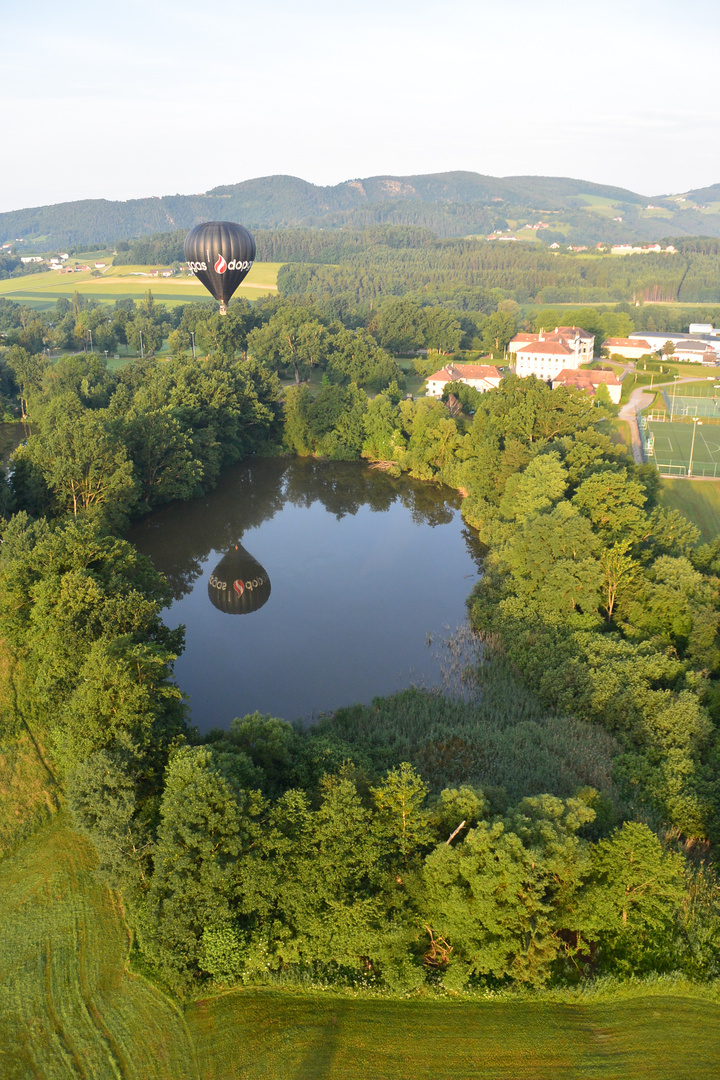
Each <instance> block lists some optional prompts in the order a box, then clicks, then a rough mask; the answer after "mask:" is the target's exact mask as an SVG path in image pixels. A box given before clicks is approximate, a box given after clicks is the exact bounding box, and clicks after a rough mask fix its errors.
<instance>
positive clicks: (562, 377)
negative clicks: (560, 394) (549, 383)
mask: <svg viewBox="0 0 720 1080" xmlns="http://www.w3.org/2000/svg"><path fill="white" fill-rule="evenodd" d="M555 383H563V384H565V385H566V386H567V385H573V386H600V384H601V383H604V384H605V386H620V380H619V379H618V377H617V375H616V374H615V372H614V371H575V370H574V369H573V368H563V370H562V371H561V372H560V374H559V375H556V376H555V378H554V379H553V385H554V384H555Z"/></svg>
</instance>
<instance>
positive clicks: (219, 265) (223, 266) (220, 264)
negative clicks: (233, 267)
mask: <svg viewBox="0 0 720 1080" xmlns="http://www.w3.org/2000/svg"><path fill="white" fill-rule="evenodd" d="M213 270H214V271H215V273H216V274H224V273H225V271H226V270H227V263H226V262H225V260H224V259H223V257H222V255H218V257H217V262H216V263H215V266H214V267H213Z"/></svg>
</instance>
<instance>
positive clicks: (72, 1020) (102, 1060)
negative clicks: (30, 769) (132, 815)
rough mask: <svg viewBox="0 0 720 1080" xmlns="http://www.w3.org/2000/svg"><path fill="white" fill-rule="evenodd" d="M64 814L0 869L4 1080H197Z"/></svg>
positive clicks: (187, 1046) (184, 1036)
mask: <svg viewBox="0 0 720 1080" xmlns="http://www.w3.org/2000/svg"><path fill="white" fill-rule="evenodd" d="M92 864H93V859H92V855H91V852H90V849H89V847H88V845H86V844H85V843H84V842H83V841H81V840H80V839H79V838H78V837H77V835H75V834H74V833H73V832H72V831H71V830H70V829H69V828H68V826H67V823H66V822H65V821H64V820H63V819H62V817H58V818H56V819H55V821H54V822H53V823H52V824H50V825H48V826H46V827H45V828H44V829H42V830H41V831H40V832H38V833H37V834H36V835H35V836H34V837H33V838H32V839H30V840H27V841H26V842H25V843H24V844H23V846H22V847H21V848H20V849H19V851H17V852H16V853H15V854H14V855H11V856H9V857H8V858H7V859H5V860H4V861H3V862H2V863H0V1076H2V1078H3V1080H27V1078H28V1077H42V1078H43V1080H56V1078H57V1080H61V1078H62V1080H65V1078H68V1080H77V1078H81V1080H105V1078H107V1080H119V1078H123V1080H124V1078H128V1080H129V1078H132V1080H155V1078H158V1080H160V1078H162V1080H185V1078H188V1080H197V1078H198V1072H197V1069H196V1065H195V1056H194V1050H193V1046H192V1042H191V1039H190V1037H189V1035H188V1032H187V1030H186V1027H185V1023H184V1020H183V1017H182V1014H181V1013H180V1012H179V1011H178V1010H177V1009H176V1008H175V1007H174V1006H173V1005H172V1004H171V1003H170V1002H169V1001H167V1000H166V999H165V998H164V997H163V996H162V995H161V994H160V993H159V992H158V991H157V990H156V989H155V988H154V987H152V986H151V985H150V984H149V983H147V982H146V981H145V980H144V979H141V978H140V977H138V976H135V975H131V974H130V973H129V972H128V971H127V969H126V961H127V955H128V945H129V941H128V934H127V929H126V927H125V924H124V922H123V919H122V916H121V912H120V909H119V907H118V902H117V900H116V899H113V897H112V896H111V894H110V893H109V891H108V890H107V889H106V888H105V887H104V886H103V885H101V884H100V883H99V882H98V881H97V880H96V879H95V877H94V875H93V874H92V870H91V868H92Z"/></svg>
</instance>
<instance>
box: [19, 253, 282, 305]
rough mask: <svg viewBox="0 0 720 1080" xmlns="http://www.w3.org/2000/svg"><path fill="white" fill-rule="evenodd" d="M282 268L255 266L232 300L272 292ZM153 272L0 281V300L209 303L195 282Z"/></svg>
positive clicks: (118, 269)
mask: <svg viewBox="0 0 720 1080" xmlns="http://www.w3.org/2000/svg"><path fill="white" fill-rule="evenodd" d="M282 265H283V264H282V263H255V264H254V265H253V268H252V270H251V271H250V273H249V274H248V276H247V277H246V278H245V281H244V282H243V283H242V285H241V286H240V288H239V289H238V290H237V292H236V293H235V296H238V297H239V296H244V297H245V298H246V299H248V300H257V298H258V297H260V296H267V295H268V294H269V293H274V292H276V291H277V275H278V270H279V269H280V267H281V266H282ZM153 269H155V268H154V267H149V266H111V267H110V268H109V269H108V270H106V271H105V272H104V273H103V274H102V275H101V276H100V277H93V276H92V273H91V271H89V270H88V271H83V272H82V273H78V274H60V273H58V272H57V271H56V270H48V271H46V272H44V273H42V274H28V275H27V277H23V278H8V279H7V280H5V281H0V296H6V297H7V298H8V300H14V301H15V302H16V303H19V304H27V305H28V306H29V307H36V308H38V309H42V308H48V307H52V305H53V304H54V303H55V301H56V300H57V299H58V298H59V297H61V296H64V297H67V298H68V299H69V298H70V297H71V296H72V294H73V293H74V292H76V291H77V292H79V293H82V295H83V296H93V297H96V298H97V299H98V300H101V301H103V302H104V303H109V304H114V303H115V301H116V300H124V299H125V298H126V297H128V296H130V297H132V298H133V299H134V300H142V299H143V297H144V295H145V293H146V292H147V290H148V289H151V290H152V294H153V296H154V297H155V299H156V300H157V301H159V302H162V303H163V304H168V305H170V306H174V305H176V304H187V303H188V302H190V301H192V300H209V299H210V294H209V293H208V292H207V290H206V289H205V288H204V287H203V286H202V285H201V284H200V282H199V281H198V280H197V279H196V278H194V277H188V276H186V275H185V274H183V275H182V277H177V278H163V277H152V276H151V275H150V273H149V271H151V270H153Z"/></svg>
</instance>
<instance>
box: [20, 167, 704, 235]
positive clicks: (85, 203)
mask: <svg viewBox="0 0 720 1080" xmlns="http://www.w3.org/2000/svg"><path fill="white" fill-rule="evenodd" d="M539 217H543V218H544V221H545V225H546V226H548V227H549V231H550V232H553V234H555V233H557V235H558V238H560V239H566V240H568V242H583V243H588V244H589V243H597V242H600V241H603V242H605V243H616V242H621V241H627V240H635V241H648V240H657V239H660V238H662V237H667V236H683V235H684V236H698V235H704V236H720V184H716V185H712V186H711V187H706V188H702V189H698V190H697V191H690V192H686V193H685V194H684V195H682V196H677V195H673V196H669V195H659V196H653V197H650V198H648V197H647V196H644V195H640V194H638V193H637V192H633V191H628V190H626V189H624V188H620V187H613V186H609V185H604V184H595V183H591V182H590V181H585V180H577V179H572V178H569V177H546V176H507V177H495V176H483V175H481V174H479V173H473V172H462V171H457V172H445V173H429V174H423V175H418V176H371V177H366V178H363V179H354V180H346V181H344V182H343V183H341V184H335V185H333V186H327V187H323V186H320V185H316V184H311V183H309V182H308V181H306V180H302V179H300V178H298V177H295V176H282V175H278V176H264V177H259V178H257V179H253V180H245V181H243V182H242V183H239V184H226V185H221V186H220V187H216V188H213V189H212V190H210V191H208V192H205V193H204V194H199V195H164V196H162V197H159V196H154V197H150V198H144V199H129V200H127V201H125V202H121V201H111V200H107V199H83V200H79V201H77V202H65V203H57V204H55V205H51V206H39V207H33V208H29V209H24V210H14V211H10V212H8V213H4V214H0V242H7V241H13V240H15V239H16V238H19V237H22V238H23V239H24V240H26V241H32V240H37V241H38V243H42V244H44V245H45V246H46V247H52V246H54V245H57V246H62V245H68V244H107V243H112V242H114V241H117V240H127V239H130V238H134V237H140V236H147V235H150V234H153V233H158V232H168V231H171V230H176V229H185V228H187V229H189V228H191V227H192V226H193V225H196V224H198V222H201V221H209V220H213V219H230V220H234V221H241V222H242V223H243V224H244V225H247V226H248V227H249V228H264V229H276V228H287V227H314V228H342V227H363V226H368V225H377V224H398V225H400V224H402V225H419V226H423V227H425V228H429V229H433V231H435V232H437V233H438V235H440V236H465V235H473V234H483V233H487V232H489V231H492V230H496V229H503V231H505V232H507V231H508V229H514V228H515V227H522V226H523V225H524V224H527V223H528V222H532V221H533V219H535V222H536V221H537V219H538V218H539ZM547 231H548V230H546V232H547Z"/></svg>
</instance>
